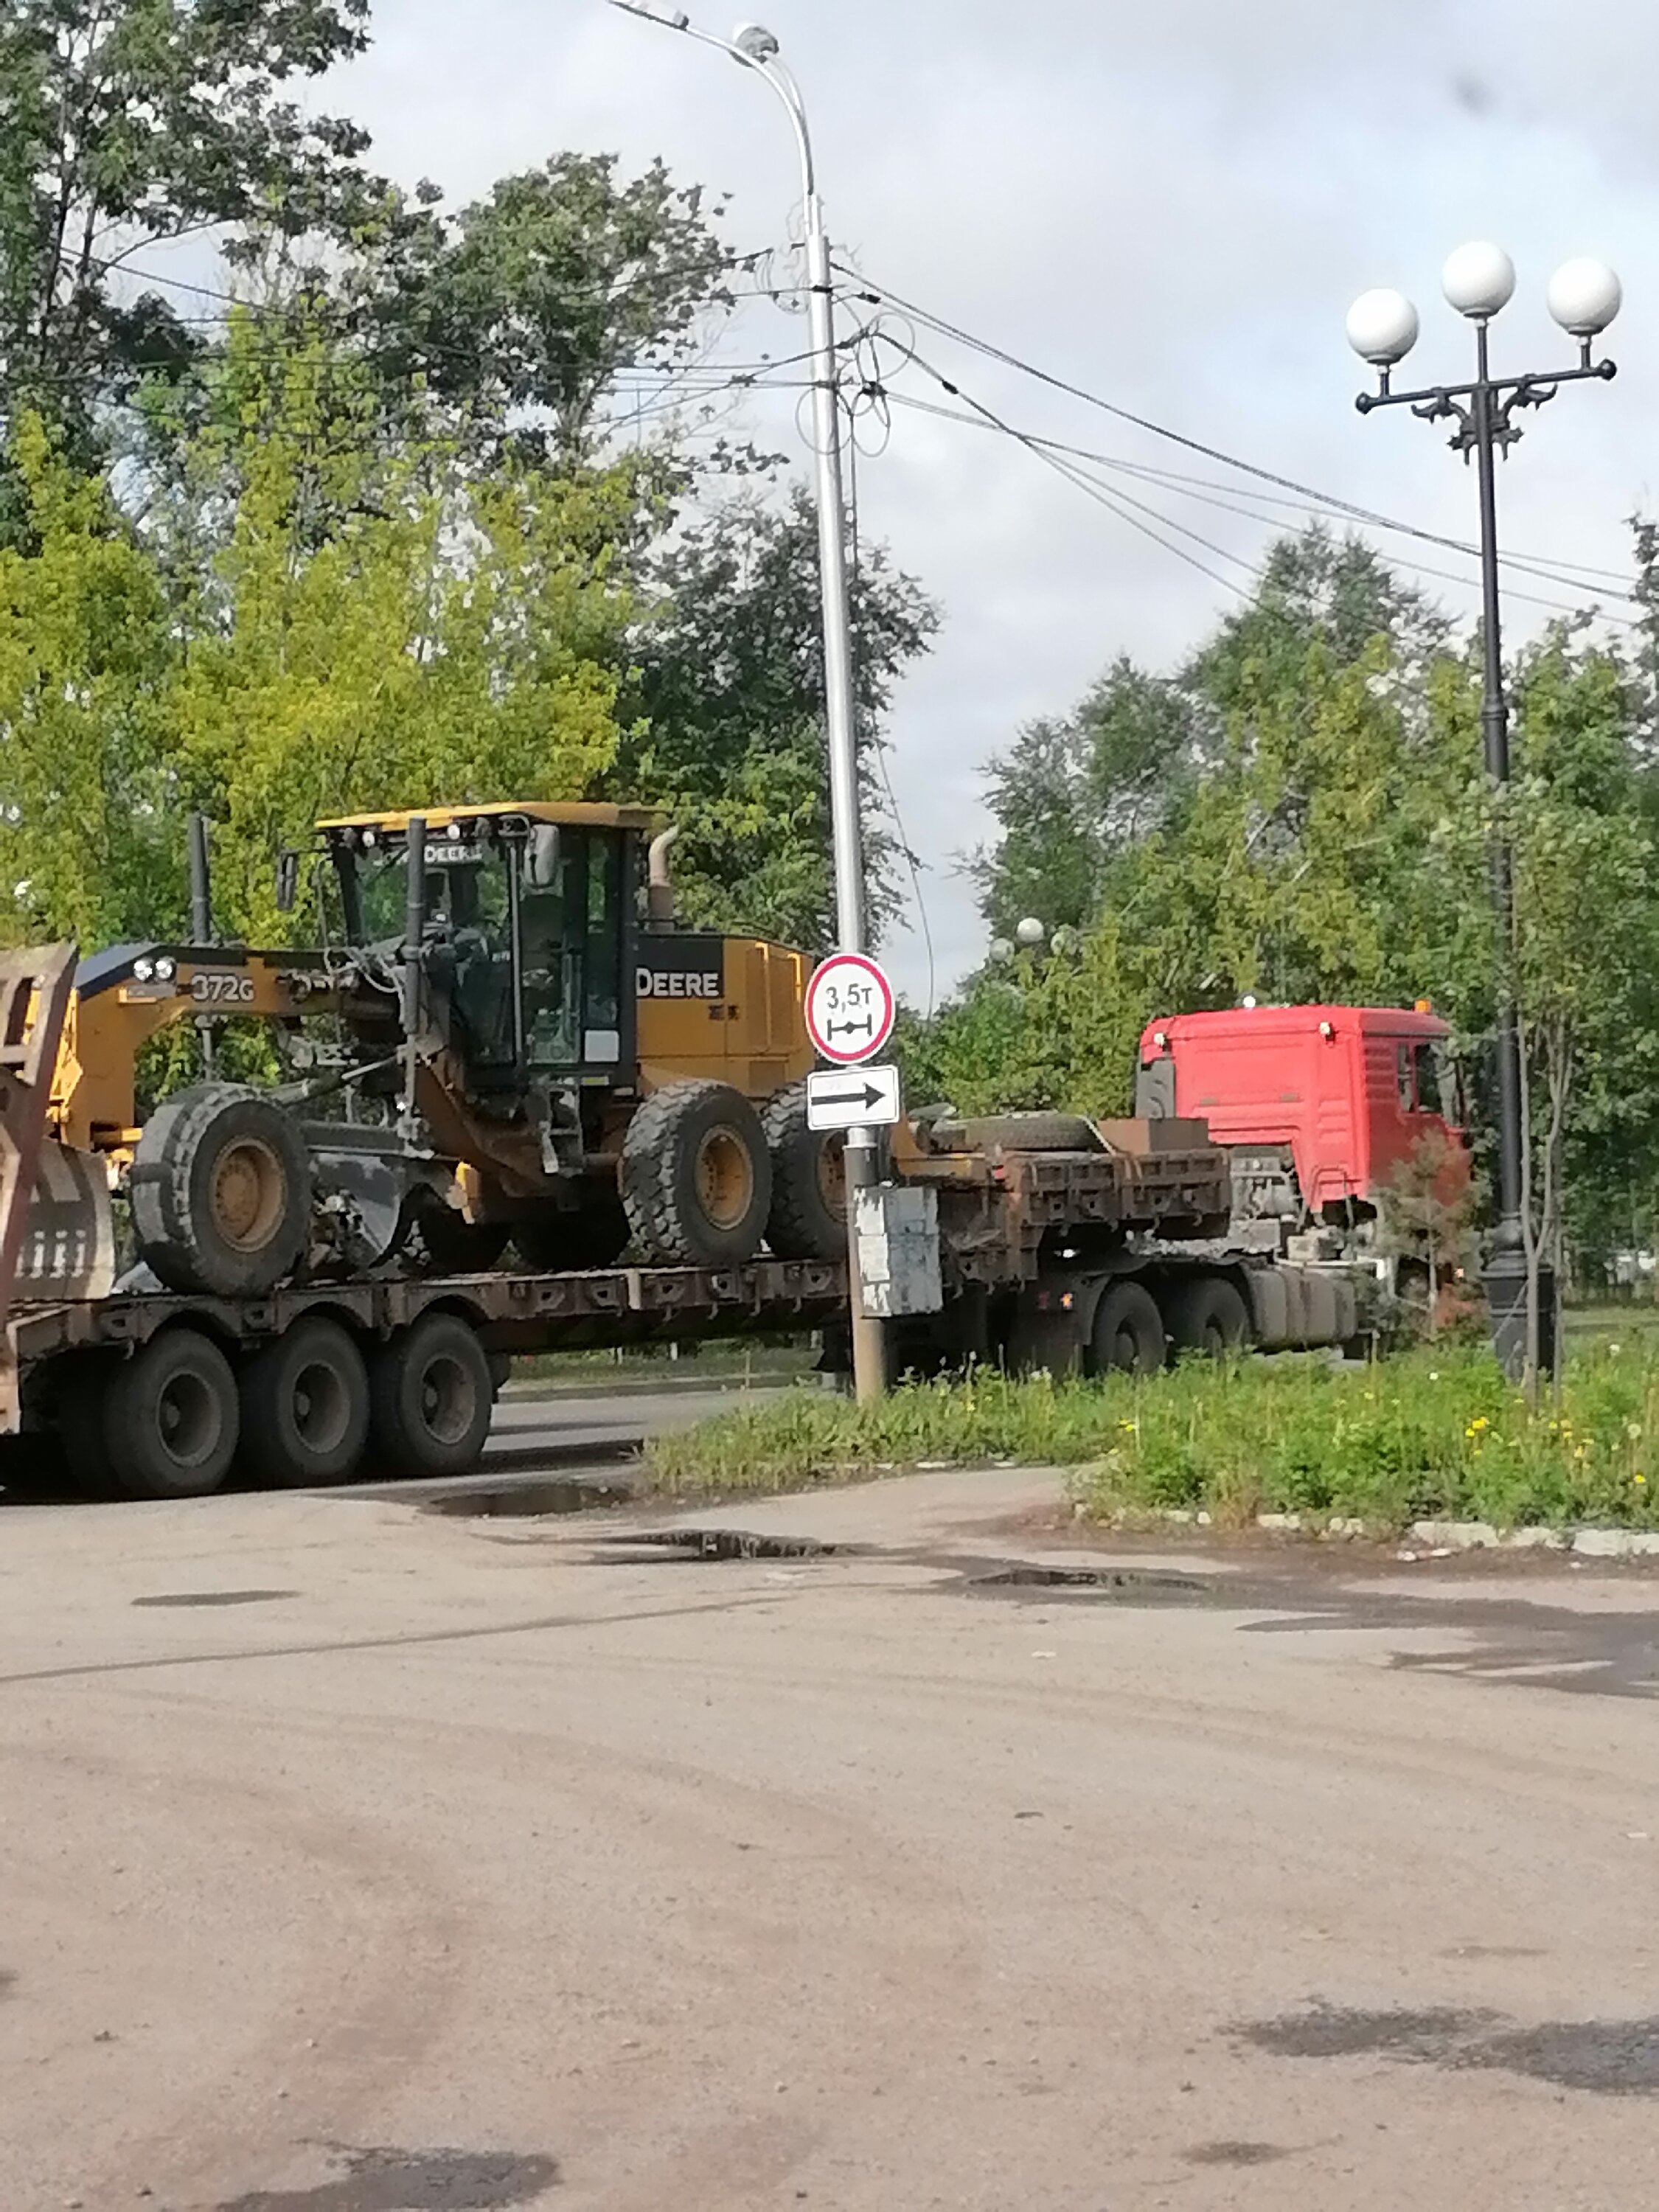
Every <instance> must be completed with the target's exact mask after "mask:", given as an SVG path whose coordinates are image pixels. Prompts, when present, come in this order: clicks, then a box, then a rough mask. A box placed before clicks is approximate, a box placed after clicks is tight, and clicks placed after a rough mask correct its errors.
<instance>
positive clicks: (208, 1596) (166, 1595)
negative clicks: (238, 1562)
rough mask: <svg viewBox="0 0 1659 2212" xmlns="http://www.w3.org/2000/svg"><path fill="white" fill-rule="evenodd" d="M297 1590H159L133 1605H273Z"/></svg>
mask: <svg viewBox="0 0 1659 2212" xmlns="http://www.w3.org/2000/svg"><path fill="white" fill-rule="evenodd" d="M299 1595H300V1593H299V1591H298V1590H276V1589H271V1590H265V1589H230V1590H161V1591H158V1592H157V1593H156V1595H155V1596H153V1597H136V1598H134V1600H133V1601H132V1602H133V1603H134V1604H135V1605H275V1604H276V1601H277V1599H278V1598H284V1597H298V1596H299Z"/></svg>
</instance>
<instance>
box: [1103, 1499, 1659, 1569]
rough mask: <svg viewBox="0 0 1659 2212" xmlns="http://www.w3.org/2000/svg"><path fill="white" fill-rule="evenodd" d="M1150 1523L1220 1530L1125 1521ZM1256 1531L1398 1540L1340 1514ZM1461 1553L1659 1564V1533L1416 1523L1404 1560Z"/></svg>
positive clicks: (1284, 1518)
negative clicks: (1656, 1561)
mask: <svg viewBox="0 0 1659 2212" xmlns="http://www.w3.org/2000/svg"><path fill="white" fill-rule="evenodd" d="M1148 1517H1150V1518H1151V1519H1152V1520H1154V1521H1161V1522H1165V1523H1167V1524H1168V1525H1170V1527H1173V1528H1212V1527H1213V1526H1214V1525H1215V1522H1214V1516H1213V1515H1212V1514H1209V1513H1204V1512H1197V1513H1194V1512H1190V1511H1188V1510H1185V1509H1184V1508H1182V1507H1180V1506H1169V1507H1165V1508H1164V1509H1162V1510H1157V1511H1153V1512H1152V1513H1151V1515H1150V1516H1148V1515H1146V1514H1131V1515H1126V1516H1122V1520H1123V1521H1126V1522H1127V1521H1130V1520H1145V1519H1146V1518H1148ZM1120 1525H1121V1523H1120ZM1253 1525H1254V1526H1255V1528H1261V1529H1265V1530H1266V1531H1267V1532H1268V1533H1269V1534H1275V1535H1286V1536H1321V1537H1335V1538H1337V1539H1338V1540H1339V1541H1353V1540H1355V1539H1357V1538H1364V1537H1370V1538H1371V1539H1373V1540H1383V1541H1386V1540H1387V1539H1388V1538H1389V1537H1390V1536H1391V1535H1392V1534H1394V1532H1393V1531H1392V1530H1391V1529H1387V1528H1378V1527H1377V1526H1376V1523H1375V1522H1370V1521H1358V1520H1354V1519H1352V1518H1350V1517H1349V1516H1346V1515H1343V1514H1336V1513H1334V1514H1323V1515H1322V1514H1317V1513H1258V1514H1257V1515H1256V1516H1255V1522H1254V1524H1253ZM1413 1547H1421V1548H1420V1549H1419V1548H1413ZM1456 1552H1572V1553H1577V1556H1578V1557H1579V1558H1580V1559H1659V1529H1650V1528H1498V1526H1497V1525H1496V1524H1495V1523H1494V1522H1491V1521H1413V1523H1412V1525H1411V1527H1410V1528H1408V1529H1407V1532H1406V1536H1405V1539H1404V1542H1403V1547H1402V1549H1401V1553H1400V1557H1401V1559H1402V1560H1405V1561H1407V1563H1408V1564H1414V1563H1415V1562H1416V1561H1417V1560H1418V1559H1449V1558H1450V1557H1451V1555H1452V1554H1453V1553H1456Z"/></svg>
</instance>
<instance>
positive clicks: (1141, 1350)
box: [1094, 1282, 1168, 1375]
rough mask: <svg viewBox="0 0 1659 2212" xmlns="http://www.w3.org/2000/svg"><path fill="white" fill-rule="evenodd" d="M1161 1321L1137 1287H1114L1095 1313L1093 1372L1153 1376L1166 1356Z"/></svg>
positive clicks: (1153, 1304) (1154, 1306)
mask: <svg viewBox="0 0 1659 2212" xmlns="http://www.w3.org/2000/svg"><path fill="white" fill-rule="evenodd" d="M1167 1349H1168V1346H1167V1341H1166V1340H1165V1337H1164V1320H1163V1316H1161V1315H1160V1314H1159V1312H1158V1304H1157V1301H1156V1300H1155V1299H1154V1297H1152V1292H1151V1291H1149V1290H1147V1289H1146V1288H1145V1286H1144V1285H1141V1284H1139V1283H1135V1282H1120V1283H1114V1284H1113V1285H1111V1287H1110V1288H1109V1290H1108V1291H1106V1292H1105V1293H1104V1295H1103V1297H1102V1298H1101V1301H1100V1304H1099V1305H1098V1306H1097V1307H1096V1309H1095V1331H1094V1356H1095V1370H1096V1372H1097V1374H1101V1375H1104V1374H1107V1373H1109V1372H1111V1371H1114V1370H1115V1371H1117V1372H1119V1373H1122V1374H1128V1375H1155V1374H1157V1372H1158V1369H1159V1368H1160V1367H1162V1366H1163V1364H1164V1358H1165V1356H1166V1353H1167Z"/></svg>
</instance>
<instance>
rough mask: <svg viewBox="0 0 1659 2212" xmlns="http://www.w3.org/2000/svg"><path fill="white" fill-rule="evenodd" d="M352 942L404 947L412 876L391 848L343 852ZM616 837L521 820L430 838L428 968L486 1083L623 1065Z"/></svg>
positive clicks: (622, 870)
mask: <svg viewBox="0 0 1659 2212" xmlns="http://www.w3.org/2000/svg"><path fill="white" fill-rule="evenodd" d="M337 857H338V859H339V862H340V873H341V888H342V890H343V895H344V900H345V906H346V915H347V928H348V933H349V935H350V937H351V939H352V940H353V941H354V942H355V943H357V944H360V945H370V946H374V947H377V948H379V949H380V950H382V951H385V950H386V949H388V948H397V947H400V946H401V945H402V943H403V939H404V929H405V926H406V920H407V903H408V866H407V860H406V856H405V854H404V848H403V846H402V844H401V843H392V844H389V845H387V846H386V847H385V848H383V849H380V850H378V851H377V850H375V849H374V848H370V849H369V850H368V851H363V850H361V849H359V850H346V849H343V850H342V851H341V852H340V853H339V854H338V855H337ZM626 875H627V869H626V866H625V862H624V853H623V838H622V836H621V835H620V833H618V832H617V831H614V830H602V829H584V828H573V829H564V828H555V826H554V825H552V824H549V823H531V824H529V825H528V826H527V827H526V825H525V824H524V823H523V822H522V820H520V822H518V823H512V822H510V821H509V822H508V823H504V824H503V825H501V828H500V829H499V830H498V829H497V828H496V827H495V825H493V824H492V825H485V824H483V823H480V824H478V825H477V829H476V831H475V832H473V833H471V834H469V835H468V836H465V837H463V838H460V839H455V838H450V837H447V836H443V837H440V836H434V835H432V834H431V833H428V839H427V846H426V929H425V943H426V951H427V969H428V975H429V976H430V977H431V980H432V981H433V982H434V984H435V986H436V987H438V988H439V990H440V991H441V993H442V994H443V995H445V996H446V997H447V1000H448V1002H449V1006H450V1011H451V1017H452V1019H453V1022H454V1024H455V1025H456V1027H457V1030H458V1031H459V1038H458V1042H459V1043H460V1045H461V1047H462V1048H463V1050H464V1051H465V1055H466V1058H467V1061H468V1064H469V1066H471V1069H472V1072H473V1074H474V1076H475V1077H477V1078H480V1079H483V1080H484V1081H485V1082H486V1083H489V1082H491V1081H494V1080H501V1081H506V1080H508V1079H512V1078H513V1077H515V1076H516V1074H517V1073H518V1070H519V1066H520V1059H522V1061H523V1064H524V1066H525V1067H526V1070H528V1071H529V1072H531V1073H544V1074H554V1073H563V1072H568V1071H570V1070H572V1069H574V1068H577V1067H580V1066H583V1065H584V1064H585V1063H586V1061H587V1060H593V1061H595V1063H596V1064H599V1065H602V1066H609V1065H613V1064H614V1063H615V1062H616V1061H617V1060H618V1059H619V1058H620V1056H621V1031H622V1011H623V1010H622V984H623V896H624V891H625V889H626V882H625V878H626Z"/></svg>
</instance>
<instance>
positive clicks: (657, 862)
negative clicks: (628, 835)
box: [645, 829, 680, 929]
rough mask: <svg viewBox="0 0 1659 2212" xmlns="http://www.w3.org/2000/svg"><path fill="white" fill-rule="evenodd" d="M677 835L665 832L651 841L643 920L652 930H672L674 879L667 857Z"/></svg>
mask: <svg viewBox="0 0 1659 2212" xmlns="http://www.w3.org/2000/svg"><path fill="white" fill-rule="evenodd" d="M679 834H680V833H679V831H678V829H665V830H664V831H663V833H662V835H661V836H659V837H653V839H652V840H651V851H650V855H649V860H648V862H647V877H646V888H645V918H646V921H647V925H648V926H649V927H651V928H653V929H672V927H674V878H673V877H672V876H671V873H670V872H669V866H668V855H669V854H670V853H671V852H672V850H673V848H674V847H675V845H676V844H677V843H678V842H679Z"/></svg>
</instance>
